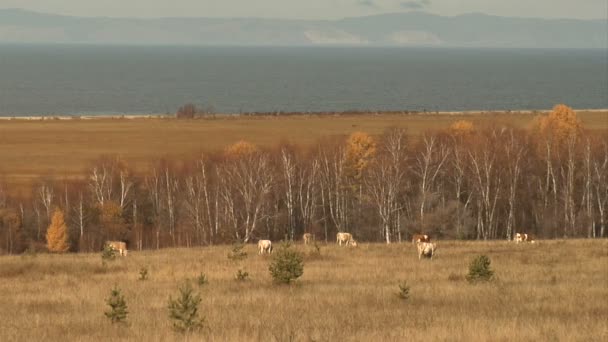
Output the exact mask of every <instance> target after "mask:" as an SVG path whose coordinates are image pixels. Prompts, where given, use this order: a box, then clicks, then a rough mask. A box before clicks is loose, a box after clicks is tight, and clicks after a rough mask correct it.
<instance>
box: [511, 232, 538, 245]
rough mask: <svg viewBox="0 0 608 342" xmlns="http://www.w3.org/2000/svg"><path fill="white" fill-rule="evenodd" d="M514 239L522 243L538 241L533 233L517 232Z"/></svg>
mask: <svg viewBox="0 0 608 342" xmlns="http://www.w3.org/2000/svg"><path fill="white" fill-rule="evenodd" d="M514 240H515V242H516V243H520V242H529V243H535V242H536V239H535V238H534V236H532V234H526V233H515V239H514Z"/></svg>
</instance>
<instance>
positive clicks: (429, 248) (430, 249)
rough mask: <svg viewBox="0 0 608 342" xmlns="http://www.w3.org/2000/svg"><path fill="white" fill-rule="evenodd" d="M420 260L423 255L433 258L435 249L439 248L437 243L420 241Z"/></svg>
mask: <svg viewBox="0 0 608 342" xmlns="http://www.w3.org/2000/svg"><path fill="white" fill-rule="evenodd" d="M417 247H418V260H420V259H421V258H422V257H423V256H424V257H426V258H431V260H433V255H435V250H437V245H435V244H434V243H432V242H418V243H417Z"/></svg>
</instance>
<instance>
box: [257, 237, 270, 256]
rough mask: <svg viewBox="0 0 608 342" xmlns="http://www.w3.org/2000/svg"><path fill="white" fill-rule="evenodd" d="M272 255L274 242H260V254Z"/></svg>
mask: <svg viewBox="0 0 608 342" xmlns="http://www.w3.org/2000/svg"><path fill="white" fill-rule="evenodd" d="M264 253H268V254H270V253H272V242H271V241H270V240H260V241H258V254H264Z"/></svg>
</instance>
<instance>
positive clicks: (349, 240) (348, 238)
mask: <svg viewBox="0 0 608 342" xmlns="http://www.w3.org/2000/svg"><path fill="white" fill-rule="evenodd" d="M336 243H337V244H338V245H340V246H342V243H344V244H345V245H346V246H348V245H351V246H353V247H357V241H355V239H353V235H352V234H351V233H343V232H339V233H338V234H336Z"/></svg>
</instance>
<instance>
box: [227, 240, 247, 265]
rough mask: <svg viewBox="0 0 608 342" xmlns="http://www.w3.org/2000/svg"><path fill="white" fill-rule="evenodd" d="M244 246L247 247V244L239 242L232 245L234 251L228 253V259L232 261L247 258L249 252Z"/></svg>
mask: <svg viewBox="0 0 608 342" xmlns="http://www.w3.org/2000/svg"><path fill="white" fill-rule="evenodd" d="M243 248H245V245H244V244H242V243H237V244H235V245H234V246H232V251H230V253H228V259H230V260H232V261H239V260H243V259H245V258H247V252H245V251H244V250H243Z"/></svg>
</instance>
